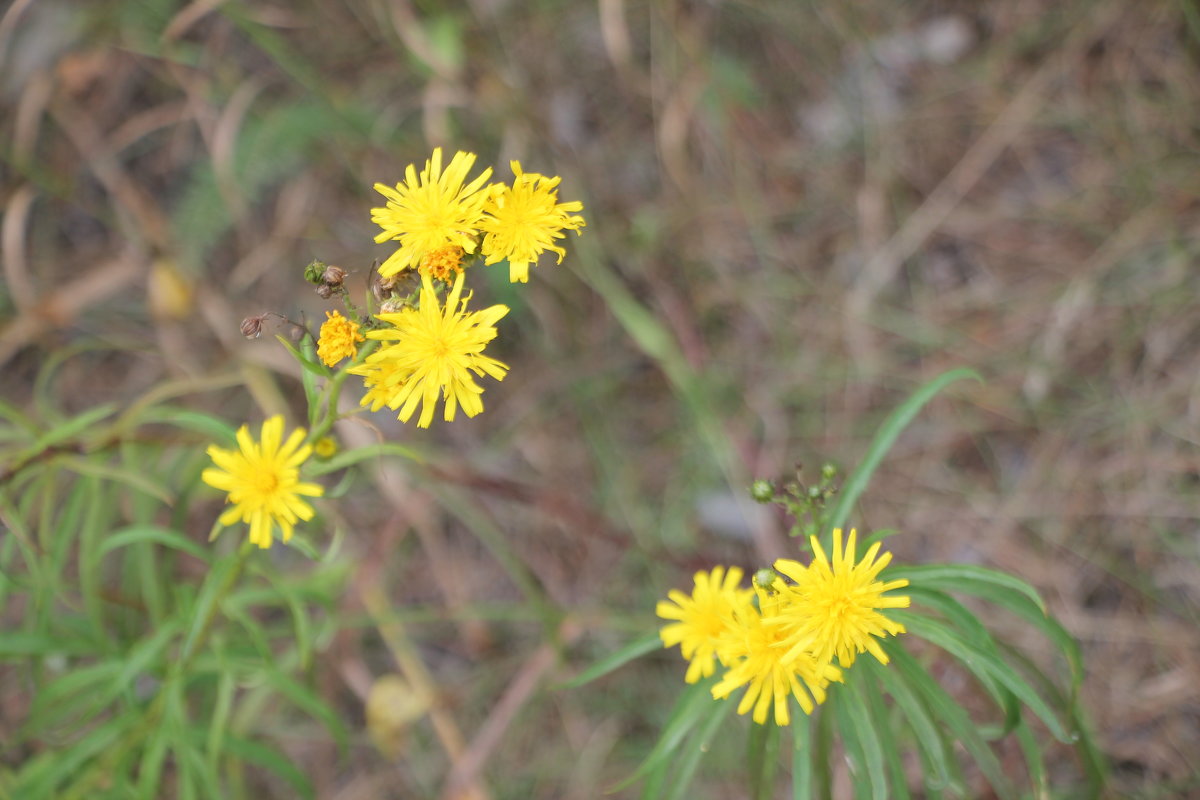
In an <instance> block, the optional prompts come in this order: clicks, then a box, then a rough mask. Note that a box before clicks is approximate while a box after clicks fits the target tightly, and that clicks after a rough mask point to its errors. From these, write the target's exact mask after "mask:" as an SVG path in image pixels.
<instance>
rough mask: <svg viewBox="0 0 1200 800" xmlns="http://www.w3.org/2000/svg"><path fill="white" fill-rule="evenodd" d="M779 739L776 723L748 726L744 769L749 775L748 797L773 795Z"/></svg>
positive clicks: (760, 799) (766, 798)
mask: <svg viewBox="0 0 1200 800" xmlns="http://www.w3.org/2000/svg"><path fill="white" fill-rule="evenodd" d="M779 739H780V736H779V726H778V725H751V726H750V735H749V736H748V737H747V742H746V745H747V753H746V771H747V773H748V774H749V776H750V797H751V798H753V800H770V798H771V797H773V796H774V789H775V769H776V767H777V766H778V765H779Z"/></svg>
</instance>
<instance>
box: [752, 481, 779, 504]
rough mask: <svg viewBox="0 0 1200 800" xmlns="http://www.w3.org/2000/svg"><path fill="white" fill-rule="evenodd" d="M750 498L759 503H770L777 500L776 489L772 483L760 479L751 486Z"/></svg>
mask: <svg viewBox="0 0 1200 800" xmlns="http://www.w3.org/2000/svg"><path fill="white" fill-rule="evenodd" d="M750 496H751V497H753V498H754V499H755V500H756V501H758V502H759V503H769V502H771V501H772V500H773V499H774V498H775V487H774V486H772V485H771V482H770V481H768V480H763V479H762V478H759V479H758V480H756V481H755V482H754V483H752V484H750Z"/></svg>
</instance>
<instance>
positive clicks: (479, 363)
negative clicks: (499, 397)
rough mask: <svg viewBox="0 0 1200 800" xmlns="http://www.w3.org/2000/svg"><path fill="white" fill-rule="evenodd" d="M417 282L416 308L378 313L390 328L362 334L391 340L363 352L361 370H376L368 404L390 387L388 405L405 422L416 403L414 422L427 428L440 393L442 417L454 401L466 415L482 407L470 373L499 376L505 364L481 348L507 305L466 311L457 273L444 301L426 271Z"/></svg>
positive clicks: (451, 410)
mask: <svg viewBox="0 0 1200 800" xmlns="http://www.w3.org/2000/svg"><path fill="white" fill-rule="evenodd" d="M421 282H422V288H421V303H420V307H419V308H403V309H401V310H400V311H397V312H395V313H393V314H378V315H377V316H378V317H379V319H381V320H383V321H384V322H387V323H390V324H391V326H392V327H391V328H385V329H383V330H377V331H371V332H370V333H368V334H367V336H368V337H369V338H371V339H380V340H382V341H385V342H393V344H390V345H387V346H385V347H384V348H382V349H381V350H379V351H377V352H375V353H372V354H371V355H370V356H368V357H367V364H366V365H365V366H366V367H367V370H366V371H369V370H372V369H376V370H379V375H378V376H377V377H376V378H375V383H374V387H375V389H376V392H375V394H374V396H373V400H372V402H373V403H374V402H375V401H377V400H378V399H379V398H381V397H382V396H384V393H385V392H386V391H388V390H389V389H390V390H391V394H390V396H389V397H388V399H387V403H386V405H387V406H388V408H391V409H392V410H396V409H397V408H399V409H400V413H399V415H398V416H399V418H400V420H401V421H402V422H408V420H409V419H410V418H411V417H412V415H413V412H414V411H415V410H416V408H417V406H418V405H421V407H422V408H421V417H420V419H418V420H417V426H418V427H421V428H428V427H429V423H430V422H432V421H433V412H434V408H435V407H436V405H437V401H438V396H439V395H441V396H442V397H443V398H444V399H445V412H444V414H443V419H445V420H446V421H447V422H450V421H451V420H453V419H454V415H455V412H456V410H457V409H458V407H459V406H462V409H463V411H464V412H466V415H467V416H468V417H473V416H475V415H476V414H478V413H479V412H480V411H483V400H482V399H481V398H480V395H481V394H483V387H482V386H480V385H479V384H478V383H476V382H475V379H474V378H473V377H472V373H474V374H475V375H478V376H483V375H491V376H492V377H493V378H495V379H496V380H498V381H499V380H504V376H505V375H506V374H507V373H508V366H507V365H505V364H502V363H501V362H499V361H497V360H496V359H494V358H490V357H489V356H485V355H483V349H484V347H486V346H487V343H488V342H490V341H491V340H492V339H495V338H496V328H495V325H496V322H497V321H498V320H499V319H500V318H501V317H503V316H504V315H505V314H507V313H508V306H503V305H495V306H491V307H489V308H485V309H484V310H482V311H471V312H468V311H467V298H463V297H462V290H463V274H462V273H459V275H458V278H456V279H455V281H454V287H453V288H452V289H451V290H450V295H449V296H448V297H447V298H446V303H445V306H439V305H438V297H437V292H435V291H434V288H433V282H432V280H431V279H430V278H429V276H428V275H422V276H421ZM385 371H386V374H385ZM355 372H356V374H363V373H362V372H358V371H355ZM384 386H386V387H387V388H384ZM368 396H369V397H370V396H371V395H370V394H369V395H368ZM365 402H366V398H364V403H365Z"/></svg>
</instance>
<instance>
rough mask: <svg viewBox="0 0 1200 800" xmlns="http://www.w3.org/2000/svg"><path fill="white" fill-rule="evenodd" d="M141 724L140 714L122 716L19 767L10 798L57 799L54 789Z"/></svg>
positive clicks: (22, 799) (23, 799)
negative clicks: (134, 726) (132, 727)
mask: <svg viewBox="0 0 1200 800" xmlns="http://www.w3.org/2000/svg"><path fill="white" fill-rule="evenodd" d="M139 721H140V714H125V715H123V716H120V717H117V718H115V719H111V720H108V721H107V722H104V723H101V724H100V725H97V726H96V727H95V728H93V729H92V730H90V731H88V732H87V733H86V734H84V735H83V736H82V737H80V738H79V740H78V741H76V742H74V743H73V744H71V745H69V746H67V747H65V748H62V749H59V750H54V751H48V752H46V753H43V754H41V755H39V756H37V757H36V758H34V759H31V760H30V761H27V762H25V764H24V765H22V768H21V771H20V772H18V773H17V775H16V778H15V780H14V784H15V788H14V790H13V793H12V796H13V798H21V800H25V798H52V797H58V796H59V795H58V793H57V792H55V789H56V788H57V787H58V786H59V784H61V783H62V782H63V781H64V780H66V779H68V778H71V777H73V776H76V775H78V774H79V771H80V770H81V769H82V768H83V765H84V764H86V763H87V762H88V761H89V760H91V759H92V758H94V757H96V756H98V755H99V754H101V753H105V752H108V751H110V750H111V749H112V748H113V747H114V746H115V745H116V743H117V742H118V741H119V740H120V739H121V737H122V736H123V735H125V733H126V732H127V730H128V729H129V728H130V727H131V726H133V725H136V724H137V723H138V722H139Z"/></svg>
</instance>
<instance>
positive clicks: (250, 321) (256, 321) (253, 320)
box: [242, 314, 267, 339]
mask: <svg viewBox="0 0 1200 800" xmlns="http://www.w3.org/2000/svg"><path fill="white" fill-rule="evenodd" d="M266 318H267V315H266V314H259V315H258V316H255V317H246V318H245V319H244V320H242V336H245V337H246V338H247V339H257V338H258V337H259V336H262V326H263V320H265V319H266Z"/></svg>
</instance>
